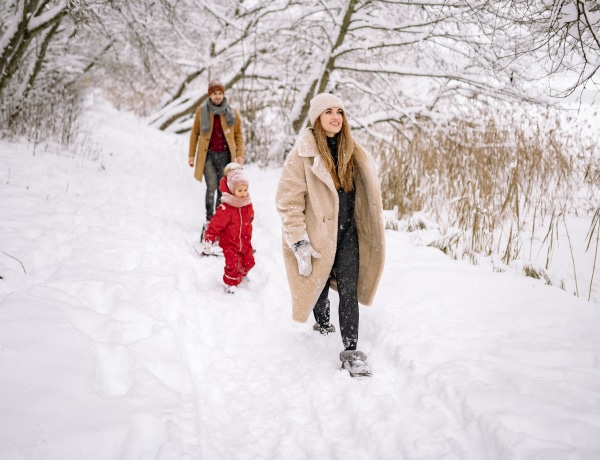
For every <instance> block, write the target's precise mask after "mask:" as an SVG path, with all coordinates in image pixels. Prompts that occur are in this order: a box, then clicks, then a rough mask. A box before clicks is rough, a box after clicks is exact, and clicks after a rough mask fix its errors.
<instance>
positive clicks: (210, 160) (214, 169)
mask: <svg viewBox="0 0 600 460" xmlns="http://www.w3.org/2000/svg"><path fill="white" fill-rule="evenodd" d="M230 162H231V154H230V153H229V152H213V151H212V150H209V151H208V152H207V154H206V162H205V163H204V180H205V181H206V197H205V205H206V220H207V221H209V220H210V219H212V216H214V214H215V209H216V207H217V206H219V203H221V191H220V190H219V182H220V181H221V178H222V177H223V176H224V175H225V166H227V165H228V164H229V163H230ZM215 192H216V195H217V201H216V203H215Z"/></svg>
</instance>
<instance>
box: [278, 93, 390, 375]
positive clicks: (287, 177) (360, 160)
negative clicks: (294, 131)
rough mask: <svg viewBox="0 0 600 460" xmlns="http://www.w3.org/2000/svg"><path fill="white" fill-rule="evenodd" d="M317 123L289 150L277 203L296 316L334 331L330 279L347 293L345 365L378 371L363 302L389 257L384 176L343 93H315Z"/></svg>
mask: <svg viewBox="0 0 600 460" xmlns="http://www.w3.org/2000/svg"><path fill="white" fill-rule="evenodd" d="M309 118H310V121H311V125H312V128H307V129H306V130H305V131H304V132H303V133H301V135H300V137H299V139H298V140H297V142H296V145H295V146H294V148H293V149H292V151H291V152H290V153H289V154H288V156H287V158H286V161H285V165H284V167H283V171H282V173H281V178H280V180H279V184H278V188H277V195H276V205H277V210H278V212H279V214H280V216H281V220H282V226H283V255H284V262H285V268H286V272H287V277H288V282H289V285H290V290H291V294H292V317H293V319H294V320H296V321H298V322H306V321H307V320H308V317H309V315H310V312H311V311H312V312H313V315H314V317H315V320H316V323H315V324H314V326H313V329H315V330H316V331H319V332H321V333H322V334H327V333H329V332H334V331H335V327H334V326H333V325H332V324H331V323H330V322H329V299H328V294H329V287H330V286H331V287H333V288H334V289H336V290H337V291H338V294H339V299H340V302H339V325H340V332H341V335H342V342H343V345H344V351H342V352H341V353H340V359H341V361H342V368H344V369H348V370H349V371H350V373H351V374H352V375H353V376H354V375H370V369H369V367H368V365H367V364H366V363H365V361H366V355H365V354H364V353H362V352H360V351H358V350H357V343H358V323H359V321H358V320H359V308H358V303H359V302H360V303H361V304H363V305H371V304H372V303H373V299H374V297H375V292H376V290H377V286H378V284H379V280H380V278H381V274H382V271H383V265H384V258H385V233H384V225H383V215H382V214H383V208H382V203H381V189H380V185H379V177H378V175H377V169H376V166H375V162H374V160H373V158H372V157H371V156H370V155H369V154H368V153H367V152H366V151H365V150H364V149H363V148H362V147H361V146H360V145H359V144H358V143H356V142H355V141H354V139H353V138H352V133H351V130H350V125H349V124H348V120H347V118H346V114H345V109H344V105H343V103H342V101H341V100H340V99H339V98H338V97H336V96H333V95H331V94H325V93H322V94H318V95H317V96H315V97H314V98H313V99H312V100H311V106H310V112H309Z"/></svg>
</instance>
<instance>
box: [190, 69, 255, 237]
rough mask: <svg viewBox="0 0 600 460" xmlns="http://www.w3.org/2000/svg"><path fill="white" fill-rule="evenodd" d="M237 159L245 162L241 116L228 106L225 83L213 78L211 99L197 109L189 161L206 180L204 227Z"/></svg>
mask: <svg viewBox="0 0 600 460" xmlns="http://www.w3.org/2000/svg"><path fill="white" fill-rule="evenodd" d="M234 161H235V162H237V163H239V164H242V163H243V162H244V137H243V133H242V117H240V113H239V111H238V110H237V109H235V108H233V107H231V106H230V105H229V102H228V101H227V98H226V97H225V86H224V85H223V83H221V82H220V81H218V80H212V81H211V82H210V83H209V84H208V99H207V100H206V102H205V103H204V104H202V105H201V106H200V107H198V110H196V116H195V117H194V125H193V127H192V134H191V136H190V149H189V154H188V164H189V165H190V167H194V165H195V166H196V168H195V169H194V177H195V178H196V179H197V180H199V181H200V182H202V176H203V175H204V177H205V179H206V198H205V204H206V222H205V226H206V225H207V223H208V222H209V221H210V219H212V216H213V215H214V213H215V209H216V206H218V205H219V203H220V201H221V191H220V190H219V182H220V181H221V178H222V177H223V175H224V169H225V166H227V164H228V163H231V162H234ZM215 193H216V195H217V200H216V202H215Z"/></svg>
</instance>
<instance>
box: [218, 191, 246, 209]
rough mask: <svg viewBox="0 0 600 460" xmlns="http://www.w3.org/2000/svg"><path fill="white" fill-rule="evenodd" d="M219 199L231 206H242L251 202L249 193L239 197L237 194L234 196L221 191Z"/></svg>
mask: <svg viewBox="0 0 600 460" xmlns="http://www.w3.org/2000/svg"><path fill="white" fill-rule="evenodd" d="M221 201H222V202H223V203H225V204H228V205H229V206H233V207H234V208H243V207H244V206H247V205H249V204H250V203H251V200H250V194H248V195H246V197H244V198H240V197H239V196H235V195H232V194H231V193H227V192H223V195H222V196H221Z"/></svg>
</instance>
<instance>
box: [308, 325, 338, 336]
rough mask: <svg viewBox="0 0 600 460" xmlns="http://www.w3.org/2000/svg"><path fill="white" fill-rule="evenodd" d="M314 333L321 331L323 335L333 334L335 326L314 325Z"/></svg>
mask: <svg viewBox="0 0 600 460" xmlns="http://www.w3.org/2000/svg"><path fill="white" fill-rule="evenodd" d="M313 331H319V332H320V333H321V334H323V335H327V334H331V333H333V332H335V326H334V325H333V324H331V323H329V324H328V325H326V326H321V325H320V324H319V323H315V324H313Z"/></svg>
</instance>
